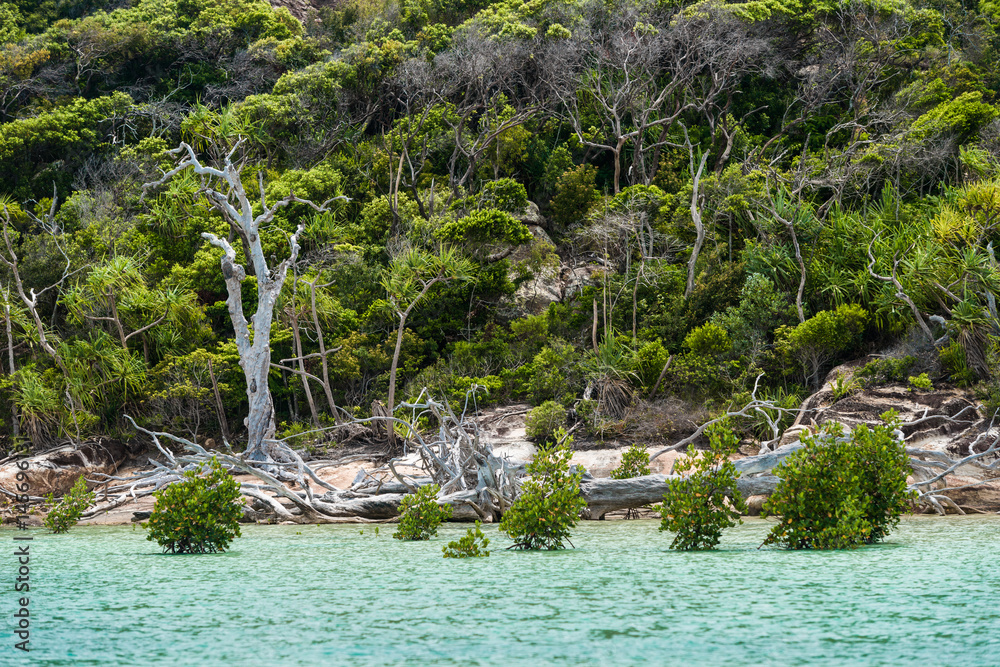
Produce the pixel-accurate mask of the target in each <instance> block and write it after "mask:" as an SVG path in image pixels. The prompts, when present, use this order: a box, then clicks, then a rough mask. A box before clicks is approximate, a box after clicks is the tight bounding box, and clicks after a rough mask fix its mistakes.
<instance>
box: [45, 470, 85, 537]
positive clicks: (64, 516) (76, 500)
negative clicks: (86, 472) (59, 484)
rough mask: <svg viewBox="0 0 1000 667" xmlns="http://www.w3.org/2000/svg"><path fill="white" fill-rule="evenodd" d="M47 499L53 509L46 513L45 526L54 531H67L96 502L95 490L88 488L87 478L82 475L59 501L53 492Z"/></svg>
mask: <svg viewBox="0 0 1000 667" xmlns="http://www.w3.org/2000/svg"><path fill="white" fill-rule="evenodd" d="M47 500H48V502H49V505H50V506H51V507H52V509H50V510H49V513H48V514H47V515H45V521H44V524H45V527H46V528H48V529H49V530H51V531H52V532H53V533H65V532H66V531H68V530H69V529H70V528H72V527H73V526H75V525H76V523H77V522H78V521H79V520H80V515H81V514H83V511H84V510H86V509H87V508H88V507H90V506H91V505H92V504H93V503H94V492H93V491H88V490H87V480H85V479H84V478H83V475H80V476H79V477H78V478H77V480H76V482H74V483H73V487H72V488H71V489H70V490H69V492H68V493H66V495H64V496H63V497H62V499H61V500H60V501H59V502H58V503H56V502H55V499H54V497H53V495H52V494H51V493H50V494H49V495H48V498H47Z"/></svg>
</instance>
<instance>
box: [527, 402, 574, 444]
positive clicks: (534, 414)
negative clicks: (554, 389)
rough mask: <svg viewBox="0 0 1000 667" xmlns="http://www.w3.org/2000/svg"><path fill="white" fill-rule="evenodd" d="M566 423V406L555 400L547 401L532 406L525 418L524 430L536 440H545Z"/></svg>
mask: <svg viewBox="0 0 1000 667" xmlns="http://www.w3.org/2000/svg"><path fill="white" fill-rule="evenodd" d="M565 425H566V408H564V407H563V406H561V405H559V404H558V403H556V402H555V401H545V402H544V403H542V404H541V405H539V406H538V407H535V408H532V409H531V411H530V412H528V416H527V417H526V418H525V420H524V432H525V433H526V434H527V436H528V437H529V438H531V439H532V440H534V441H536V442H545V441H546V440H549V439H551V438H552V435H553V434H554V433H555V432H556V430H558V429H559V428H560V427H562V426H565Z"/></svg>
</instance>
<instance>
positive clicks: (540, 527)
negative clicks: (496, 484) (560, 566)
mask: <svg viewBox="0 0 1000 667" xmlns="http://www.w3.org/2000/svg"><path fill="white" fill-rule="evenodd" d="M555 437H556V439H557V443H558V444H555V445H553V446H551V447H542V448H540V449H539V450H538V453H537V454H535V458H534V459H532V461H531V463H529V464H528V466H527V471H528V475H530V478H529V479H528V480H527V481H525V482H524V484H523V485H522V486H521V494H520V495H519V496H518V497H517V500H515V501H514V504H513V505H512V506H511V508H510V509H509V510H507V513H506V514H504V515H503V519H502V520H501V521H500V530H501V532H503V533H505V534H506V535H508V536H509V537H510V538H511V539H513V540H514V545H513V548H516V549H529V550H540V549H549V550H552V549H563V548H565V546H564V544H563V543H564V542H568V541H569V535H570V533H569V531H570V528H572V527H573V526H575V525H576V522H577V521H579V519H580V512H582V511H583V508H584V507H586V506H587V501H585V500H584V499H583V496H581V495H580V480H581V479H583V472H584V471H583V469H582V468H575V469H572V470H571V469H570V465H569V459H570V457H571V456H572V452H571V451H570V443H571V442H572V439H571V438H569V437H567V436H565V434H564V431H562V429H560V430H559V431H556V433H555ZM559 440H562V442H559ZM571 545H572V543H571Z"/></svg>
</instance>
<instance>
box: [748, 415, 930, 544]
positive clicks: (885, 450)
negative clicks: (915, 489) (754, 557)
mask: <svg viewBox="0 0 1000 667" xmlns="http://www.w3.org/2000/svg"><path fill="white" fill-rule="evenodd" d="M883 419H885V420H886V422H887V423H886V424H884V425H879V426H876V427H875V428H872V429H869V428H868V427H867V426H865V425H861V426H859V427H858V428H856V429H855V430H854V432H853V433H851V435H850V437H844V431H843V427H842V426H840V425H839V424H832V423H827V424H825V425H824V426H823V428H822V430H821V431H820V432H819V433H817V434H816V435H812V436H806V437H803V438H802V442H803V444H804V445H805V447H803V448H802V449H800V450H798V451H796V452H794V453H793V454H792V455H791V456H789V457H788V458H787V459H786V460H785V462H784V463H783V464H782V465H781V466H780V467H779V468H778V470H777V474H778V475H779V476H780V477H781V482H779V484H778V488H777V489H776V491H775V493H774V495H772V496H771V497H770V498H769V499H768V500H767V502H766V503H765V504H764V513H765V514H777V515H780V516H781V519H780V521H779V523H778V525H776V526H775V527H774V528H772V529H771V532H770V533H769V534H768V536H767V539H765V540H764V544H781V545H783V546H785V547H788V548H790V549H849V548H853V547H856V546H858V545H860V544H871V543H874V542H878V541H880V540H882V539H884V538H885V536H886V535H888V534H889V531H890V530H891V529H892V528H893V527H895V526H896V524H897V523H899V517H900V515H901V514H902V513H903V512H905V511H907V509H908V505H907V501H908V500H909V499H910V498H911V497H912V494H911V493H909V492H908V491H907V486H906V472H907V466H908V457H907V455H906V451H905V449H904V447H903V445H902V443H900V442H899V441H898V440H897V439H896V437H895V434H894V431H895V429H896V428H897V427H898V421H897V419H896V415H895V413H893V412H888V413H886V414H884V415H883Z"/></svg>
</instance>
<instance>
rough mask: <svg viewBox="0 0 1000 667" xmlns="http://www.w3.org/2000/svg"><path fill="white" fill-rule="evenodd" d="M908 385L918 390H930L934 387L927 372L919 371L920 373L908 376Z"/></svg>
mask: <svg viewBox="0 0 1000 667" xmlns="http://www.w3.org/2000/svg"><path fill="white" fill-rule="evenodd" d="M909 383H910V387H911V388H913V389H918V390H920V391H930V390H931V389H933V388H934V383H933V382H931V379H930V377H928V376H927V373H921V374H920V375H916V376H914V375H911V376H910V377H909Z"/></svg>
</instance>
